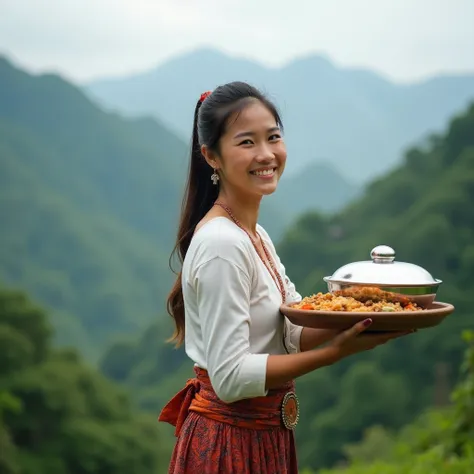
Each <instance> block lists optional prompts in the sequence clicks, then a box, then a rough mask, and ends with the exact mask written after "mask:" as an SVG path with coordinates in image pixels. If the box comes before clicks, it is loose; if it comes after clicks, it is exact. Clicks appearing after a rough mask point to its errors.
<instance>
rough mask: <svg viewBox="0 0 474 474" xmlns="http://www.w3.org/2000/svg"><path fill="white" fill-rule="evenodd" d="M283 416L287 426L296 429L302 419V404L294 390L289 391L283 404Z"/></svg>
mask: <svg viewBox="0 0 474 474" xmlns="http://www.w3.org/2000/svg"><path fill="white" fill-rule="evenodd" d="M281 417H282V420H283V424H284V425H285V428H287V429H289V430H294V429H295V427H296V425H297V424H298V421H299V419H300V404H299V401H298V397H297V396H296V393H294V392H288V393H287V394H286V395H285V396H284V397H283V402H282V404H281Z"/></svg>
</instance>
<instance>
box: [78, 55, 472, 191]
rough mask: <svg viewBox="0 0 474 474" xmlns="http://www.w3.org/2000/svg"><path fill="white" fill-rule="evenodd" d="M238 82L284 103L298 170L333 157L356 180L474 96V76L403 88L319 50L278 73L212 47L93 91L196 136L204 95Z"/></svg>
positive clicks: (389, 162)
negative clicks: (199, 104) (195, 116)
mask: <svg viewBox="0 0 474 474" xmlns="http://www.w3.org/2000/svg"><path fill="white" fill-rule="evenodd" d="M233 80H244V81H249V82H251V83H253V84H255V85H256V86H258V87H260V88H262V89H263V90H264V91H265V92H268V93H269V95H270V96H271V98H273V99H275V100H276V102H277V104H278V105H279V107H280V109H281V111H282V113H283V119H284V124H285V128H286V137H287V145H288V151H289V160H288V170H289V172H290V173H291V172H294V171H297V170H301V169H302V168H303V167H304V166H305V165H306V164H309V163H314V162H323V163H330V164H331V165H333V166H334V167H335V169H337V170H338V171H339V172H340V173H342V174H343V175H344V176H345V178H346V179H348V180H351V181H356V182H367V181H369V180H370V179H372V178H373V177H374V176H376V175H379V174H382V173H384V172H385V171H387V170H389V169H391V168H393V167H394V166H395V165H396V164H397V162H398V159H399V157H400V156H402V154H403V152H404V150H405V149H407V148H409V146H410V145H411V144H412V143H413V142H415V141H419V139H420V137H423V136H426V135H429V134H431V133H433V132H437V131H439V130H441V129H442V127H443V126H444V124H445V123H446V121H447V120H449V118H450V117H451V116H452V115H453V114H454V113H456V112H457V111H458V110H460V109H461V108H462V107H463V106H465V104H466V103H467V102H468V101H469V100H471V99H472V98H474V75H459V76H439V77H435V78H433V79H430V80H428V81H423V82H420V83H415V84H410V85H397V84H394V83H391V82H390V81H388V80H386V79H384V78H383V77H381V76H379V75H377V74H375V73H373V72H371V71H367V70H357V69H355V70H351V69H341V68H338V67H336V66H335V65H334V64H332V63H331V62H330V61H329V60H327V59H325V58H322V57H319V56H309V57H305V58H300V59H297V60H295V61H293V62H291V63H289V64H287V65H286V66H285V67H282V68H279V69H270V68H266V67H264V66H261V65H259V64H257V63H254V62H252V61H249V60H245V59H241V58H232V57H230V56H227V55H225V54H223V53H220V52H219V51H215V50H212V49H199V50H196V51H193V52H191V53H188V54H183V55H181V56H177V57H175V58H173V59H171V60H170V61H168V62H166V63H164V64H162V65H160V66H159V67H157V68H154V69H152V70H150V71H148V72H143V73H140V74H135V75H130V76H126V77H122V78H108V79H103V80H96V81H93V82H91V83H87V84H84V89H85V90H86V91H87V92H88V94H89V95H90V96H91V97H92V98H94V99H95V100H97V101H99V103H101V104H102V105H103V106H105V107H108V108H112V109H116V110H119V111H120V112H123V113H126V114H130V115H153V116H156V117H159V118H160V119H161V120H162V121H163V122H165V123H167V124H168V125H169V126H171V127H172V128H173V129H174V130H175V131H176V132H177V133H178V134H180V135H181V136H182V137H185V138H186V139H187V138H188V137H189V135H190V133H191V126H192V114H193V108H194V105H195V103H196V100H197V98H198V97H199V94H200V93H201V92H203V91H204V90H208V89H212V88H214V87H216V86H217V85H219V84H221V83H224V82H228V81H233Z"/></svg>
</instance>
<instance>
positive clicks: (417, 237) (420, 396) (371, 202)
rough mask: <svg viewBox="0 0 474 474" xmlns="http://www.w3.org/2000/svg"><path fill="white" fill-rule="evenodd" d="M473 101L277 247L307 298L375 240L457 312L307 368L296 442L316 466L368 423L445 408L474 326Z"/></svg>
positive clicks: (334, 456) (393, 424) (331, 459)
mask: <svg viewBox="0 0 474 474" xmlns="http://www.w3.org/2000/svg"><path fill="white" fill-rule="evenodd" d="M473 242H474V105H473V106H471V107H469V108H468V109H467V110H466V111H465V112H464V113H463V114H461V115H459V116H458V117H456V118H454V119H453V120H452V121H451V123H450V124H449V127H448V130H447V131H446V133H445V135H444V136H433V137H431V138H430V139H429V140H428V141H427V143H425V144H423V145H420V146H419V147H417V148H413V149H411V150H409V151H408V152H407V153H406V156H405V162H404V164H403V166H401V167H399V168H397V169H396V170H394V171H393V172H392V173H390V174H389V175H387V176H385V177H383V178H380V179H379V180H377V181H376V182H374V183H372V184H371V185H370V186H369V187H368V188H367V190H366V192H365V194H364V195H363V196H362V197H361V198H360V199H359V200H358V201H356V202H354V203H353V204H352V205H351V206H349V207H348V208H346V209H345V210H344V211H343V212H342V213H340V214H338V215H335V216H330V217H323V216H320V215H317V214H309V215H305V216H303V217H301V219H300V220H299V222H298V223H297V224H296V225H295V226H294V227H293V228H292V229H291V230H290V231H289V232H288V233H287V235H286V237H285V239H284V240H283V242H282V243H281V245H280V247H279V250H280V255H281V258H282V259H283V261H284V262H285V263H286V266H287V269H288V272H289V274H290V275H291V277H292V278H293V279H294V280H295V281H296V283H297V287H298V288H299V290H300V292H301V293H302V294H303V295H307V294H312V293H314V292H315V291H318V290H325V288H324V286H323V285H324V282H323V281H322V277H323V276H324V275H330V274H331V273H332V272H333V271H335V270H336V269H337V268H338V267H339V266H340V265H342V264H344V263H348V262H352V261H356V260H362V259H368V257H369V253H370V250H371V249H372V248H373V247H375V246H376V245H379V244H387V245H390V246H392V247H393V248H394V249H395V250H396V252H397V259H398V260H402V261H408V262H413V263H416V264H419V265H421V266H423V267H424V268H426V269H427V270H428V271H430V272H431V273H432V274H433V276H434V277H435V278H440V279H441V280H443V282H444V283H443V285H442V287H441V290H440V293H439V296H438V299H439V300H441V301H448V302H452V303H454V305H455V306H456V312H455V313H454V314H453V315H452V316H451V317H449V318H447V320H446V321H445V322H443V324H441V325H440V326H438V327H435V328H431V329H429V330H424V331H420V332H418V333H416V334H414V335H410V336H408V337H406V338H403V339H401V340H398V341H394V342H393V343H390V344H387V345H386V346H383V347H381V348H378V349H377V350H375V351H373V352H371V353H365V354H362V355H360V356H357V357H354V358H351V359H348V360H346V361H343V363H340V364H337V365H336V366H333V367H330V368H328V369H325V370H322V371H317V372H315V373H313V374H309V375H308V376H307V377H305V378H304V379H303V380H302V381H301V382H300V383H299V384H298V387H299V392H300V395H301V397H302V400H303V401H302V405H303V412H307V413H311V415H310V416H308V417H303V418H302V426H301V429H300V430H299V431H298V443H299V446H300V452H301V455H302V460H303V462H304V463H305V464H307V465H310V466H312V467H313V468H316V467H319V466H321V465H328V464H332V463H335V462H337V461H338V460H339V459H340V457H341V446H342V445H344V444H348V443H351V442H355V441H356V440H357V439H359V438H360V437H361V435H362V430H363V429H364V427H367V426H370V425H373V424H382V425H384V426H385V427H388V428H399V427H400V426H402V425H404V424H406V423H407V422H409V421H410V420H411V419H413V417H414V416H416V415H417V414H418V413H420V412H421V411H422V410H424V408H425V407H426V406H428V405H430V404H433V403H435V404H438V405H444V404H446V403H447V398H448V396H447V394H448V393H449V390H450V389H451V388H452V387H453V384H454V383H455V381H456V378H457V375H458V373H457V367H458V366H459V364H460V361H461V358H462V352H463V346H462V341H461V338H460V334H461V332H462V330H463V329H465V328H473V327H474V323H473V320H472V308H473V307H474V293H473V292H472V288H473V285H474V258H473V256H474V253H473V252H474V246H473Z"/></svg>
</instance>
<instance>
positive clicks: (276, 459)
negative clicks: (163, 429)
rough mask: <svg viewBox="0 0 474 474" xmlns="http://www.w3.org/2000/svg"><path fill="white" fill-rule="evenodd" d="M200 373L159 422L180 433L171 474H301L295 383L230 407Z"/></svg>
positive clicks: (202, 372)
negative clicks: (220, 398) (294, 429)
mask: <svg viewBox="0 0 474 474" xmlns="http://www.w3.org/2000/svg"><path fill="white" fill-rule="evenodd" d="M195 372H196V378H194V379H191V380H188V382H187V384H186V387H185V388H184V389H183V390H181V391H180V392H179V393H178V394H177V395H176V396H175V397H174V398H173V399H172V400H171V401H170V402H169V403H168V404H167V405H166V406H165V407H164V408H163V411H162V412H161V414H160V416H159V418H158V420H159V421H165V422H168V423H170V424H172V425H173V426H175V427H176V433H175V434H176V436H177V441H176V445H175V448H174V450H173V455H172V458H171V463H170V466H169V471H168V472H169V474H190V473H193V474H194V473H198V474H234V473H235V474H297V472H298V466H297V461H296V449H295V441H294V434H293V430H292V429H291V427H292V425H293V424H296V422H297V421H298V402H297V400H296V398H295V397H293V396H292V394H293V393H294V383H293V382H291V383H288V384H286V385H285V386H283V387H281V389H278V390H270V391H269V393H268V395H267V396H265V397H256V398H251V399H247V400H240V401H237V402H234V403H224V402H222V401H221V400H219V398H218V397H217V395H216V393H215V392H214V390H213V388H212V385H211V382H210V380H209V376H208V374H207V371H205V370H203V369H199V368H195ZM288 428H290V429H288Z"/></svg>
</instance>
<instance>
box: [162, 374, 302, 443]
mask: <svg viewBox="0 0 474 474" xmlns="http://www.w3.org/2000/svg"><path fill="white" fill-rule="evenodd" d="M194 371H195V372H196V377H195V378H192V379H189V380H188V381H187V383H186V386H185V387H184V388H183V389H182V390H180V391H179V392H178V393H177V394H176V395H175V396H174V397H173V398H172V399H171V400H170V401H169V402H168V403H167V404H166V406H165V407H164V408H163V410H162V411H161V414H160V416H159V417H158V421H163V422H166V423H170V424H171V425H173V426H175V427H176V430H175V434H176V436H179V434H180V432H181V427H182V426H183V423H184V420H185V419H186V417H187V416H188V413H189V412H190V411H194V412H197V413H200V414H201V415H203V416H205V417H206V418H211V419H213V420H216V421H220V422H222V423H228V424H230V425H233V426H239V427H242V428H250V429H257V430H265V429H270V428H276V427H282V426H283V424H284V425H285V426H286V427H287V428H290V429H292V428H293V427H294V426H295V425H296V423H297V422H298V400H297V398H296V396H295V395H294V382H293V381H292V382H288V383H287V384H285V385H284V386H282V387H281V388H279V389H274V390H269V392H268V394H267V395H266V396H264V397H255V398H249V399H245V400H239V401H237V402H233V403H224V402H223V401H221V400H220V399H219V398H218V397H217V395H216V393H215V391H214V389H213V388H212V385H211V381H210V379H209V375H208V373H207V371H206V370H204V369H200V368H198V367H195V368H194Z"/></svg>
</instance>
